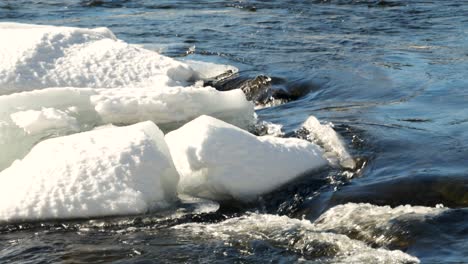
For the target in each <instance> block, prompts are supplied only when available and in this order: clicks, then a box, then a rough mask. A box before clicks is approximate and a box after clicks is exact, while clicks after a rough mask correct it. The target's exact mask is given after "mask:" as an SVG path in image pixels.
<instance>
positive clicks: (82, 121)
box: [0, 23, 352, 221]
mask: <svg viewBox="0 0 468 264" xmlns="http://www.w3.org/2000/svg"><path fill="white" fill-rule="evenodd" d="M0 39H1V40H2V41H0V61H1V63H0V149H1V150H2V153H1V155H0V221H9V220H19V221H21V220H34V219H47V218H75V217H92V216H105V215H121V214H134V213H142V212H145V211H147V210H151V209H155V208H160V207H163V206H164V205H167V204H170V203H171V201H173V200H174V199H176V190H177V189H178V190H179V191H180V192H181V193H183V194H188V195H192V196H196V197H202V198H209V199H214V200H225V199H236V200H241V201H251V200H253V199H254V198H255V197H257V196H258V195H261V194H264V193H267V192H270V191H273V190H274V189H276V188H278V187H280V186H281V185H283V184H286V183H288V182H290V181H292V180H294V179H295V178H297V177H299V176H301V175H303V174H305V173H308V172H310V171H313V170H316V169H319V168H321V167H323V166H326V165H327V164H328V163H327V159H328V160H330V158H329V157H330V155H328V154H329V153H334V154H335V155H336V156H338V157H340V163H341V164H342V166H344V167H352V164H351V165H350V163H349V162H348V159H350V156H349V154H347V152H346V149H345V148H344V146H343V145H342V142H341V141H340V139H339V137H338V136H337V134H336V133H335V132H334V131H333V129H332V128H331V127H328V126H326V125H320V123H318V121H316V122H315V123H313V122H311V121H308V122H306V123H305V127H306V129H308V131H309V132H310V134H311V135H314V138H315V139H317V138H318V139H321V140H319V142H317V143H318V144H321V146H322V147H323V149H322V148H321V147H319V146H317V145H315V144H313V143H310V142H308V141H306V140H301V139H291V138H290V139H284V138H277V137H272V136H262V137H256V136H254V135H252V134H250V133H248V132H247V131H245V130H242V128H244V129H245V128H248V127H251V125H253V124H254V123H255V122H256V117H255V112H254V105H253V103H252V102H248V101H247V99H246V96H245V94H244V93H243V92H242V91H241V90H232V91H225V92H221V91H217V90H216V89H215V88H212V87H204V86H203V81H204V80H209V79H213V78H215V77H216V76H218V75H223V74H226V73H228V74H229V73H235V72H237V69H236V68H235V67H233V66H229V65H217V64H213V63H209V62H197V61H193V60H187V61H185V62H184V61H177V60H174V59H172V58H169V57H166V56H163V55H160V54H159V53H157V52H155V51H152V50H148V49H145V48H144V47H142V46H139V45H132V44H128V43H125V42H123V41H121V40H119V39H117V38H116V37H115V36H114V34H113V33H112V32H111V31H110V30H109V29H106V28H96V29H82V28H72V27H56V26H43V25H28V24H18V23H0ZM206 115H209V116H211V117H208V116H206ZM199 116H201V117H199ZM197 117H198V118H197ZM194 118H196V119H195V120H193V121H191V122H190V123H188V124H185V123H187V122H189V121H190V120H192V119H194ZM218 119H219V120H218ZM221 120H222V121H221ZM140 122H142V123H140ZM225 122H227V123H225ZM317 123H318V125H317ZM155 124H156V125H155ZM184 124H185V125H184ZM114 125H115V126H122V127H114ZM183 125H184V126H183ZM181 126H182V127H181ZM96 127H104V128H100V129H98V130H96V129H95V128H96ZM178 127H181V128H180V129H178V130H175V131H173V132H171V133H169V134H168V135H167V136H166V137H165V138H164V135H163V134H162V132H161V131H160V130H159V128H161V129H162V130H163V131H166V132H167V131H171V130H173V129H176V128H178ZM270 127H271V128H274V127H273V126H270ZM86 131H88V132H86ZM267 133H269V134H278V135H280V134H281V129H280V127H276V129H273V130H272V131H269V130H268V131H267ZM324 135H325V136H324ZM166 142H167V143H168V144H169V146H170V150H169V148H168V146H167V145H166ZM324 150H325V151H324ZM28 153H29V154H28ZM171 153H172V156H171ZM15 160H16V161H15ZM351 160H352V159H351ZM179 174H180V176H181V181H180V184H179V186H177V182H178V178H179Z"/></svg>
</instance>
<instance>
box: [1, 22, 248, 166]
mask: <svg viewBox="0 0 468 264" xmlns="http://www.w3.org/2000/svg"><path fill="white" fill-rule="evenodd" d="M0 39H1V40H2V41H0V61H1V62H2V63H0V149H2V150H4V154H2V155H1V156H0V171H1V170H2V169H4V168H5V167H7V166H9V165H10V164H11V162H12V161H13V160H15V159H18V158H22V157H23V156H24V155H25V154H26V153H27V152H28V151H29V150H30V148H31V146H33V145H34V144H36V143H37V142H39V141H40V140H43V139H46V138H50V137H56V136H62V135H67V134H71V133H76V132H83V131H87V130H90V129H93V128H94V127H96V126H101V125H105V124H116V125H130V124H134V123H137V122H141V121H146V120H151V121H153V122H154V123H156V124H157V125H158V126H159V127H160V128H161V129H162V130H164V131H168V130H170V129H174V128H177V127H179V126H181V125H182V124H184V123H185V122H187V121H189V120H191V119H193V118H195V117H198V116H200V115H203V114H206V115H211V116H214V117H216V118H219V119H222V120H224V121H226V122H229V123H232V124H234V125H236V126H239V127H243V128H247V127H248V126H250V125H251V124H252V123H253V122H255V114H254V106H253V104H252V103H251V102H248V101H247V100H246V97H245V95H244V94H243V93H242V91H240V90H239V91H227V92H220V91H217V90H216V89H214V88H212V87H203V80H204V79H210V78H213V77H215V75H219V74H221V73H223V71H229V72H236V71H237V69H236V68H235V67H233V66H228V65H217V64H214V63H206V62H195V61H188V62H187V63H185V62H180V61H176V60H174V59H172V58H169V57H166V56H163V55H160V54H158V53H157V52H155V51H151V50H147V49H144V48H142V47H140V46H138V45H132V44H128V43H125V42H123V41H121V40H118V39H117V38H116V37H115V36H114V34H113V33H112V32H111V31H110V30H109V29H106V28H97V29H85V28H84V29H83V28H72V27H56V26H43V25H29V24H18V23H0Z"/></svg>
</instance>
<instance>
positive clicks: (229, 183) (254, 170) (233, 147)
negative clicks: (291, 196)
mask: <svg viewBox="0 0 468 264" xmlns="http://www.w3.org/2000/svg"><path fill="white" fill-rule="evenodd" d="M166 141H167V144H168V146H169V149H170V151H171V154H172V157H173V159H174V163H175V165H176V168H177V170H178V172H179V174H180V176H181V181H180V184H179V191H180V192H183V193H186V194H189V195H193V196H197V197H204V198H210V199H214V200H223V199H237V200H242V201H249V200H252V199H254V198H255V197H256V196H257V195H260V194H263V193H267V192H270V191H272V190H274V189H275V188H278V187H280V186H281V185H283V184H285V183H287V182H289V181H291V180H293V179H294V178H296V177H298V176H300V175H302V174H304V173H306V172H309V171H311V170H315V169H318V168H320V167H322V166H325V165H326V164H327V162H326V160H325V159H324V158H323V157H322V151H321V149H320V148H319V147H318V146H316V145H314V144H311V143H310V142H307V141H305V140H300V139H295V138H288V139H285V138H276V137H272V136H262V137H256V136H254V135H252V134H250V133H248V132H247V131H244V130H242V129H239V128H237V127H235V126H233V125H230V124H227V123H224V122H222V121H220V120H217V119H215V118H212V117H209V116H201V117H199V118H197V119H195V120H193V121H191V122H189V123H187V124H185V125H184V126H182V127H181V128H179V129H178V130H175V131H172V132H170V133H168V134H167V135H166Z"/></svg>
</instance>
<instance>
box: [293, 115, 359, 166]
mask: <svg viewBox="0 0 468 264" xmlns="http://www.w3.org/2000/svg"><path fill="white" fill-rule="evenodd" d="M302 127H303V128H304V129H306V130H307V131H308V132H309V137H310V139H311V140H312V142H315V143H317V144H319V145H320V146H322V147H323V148H324V149H325V151H326V155H327V158H328V159H329V161H330V162H331V163H336V162H334V160H336V159H338V163H339V164H340V165H341V166H342V167H344V168H349V169H353V168H354V167H356V163H355V162H354V160H353V158H352V157H351V155H350V154H349V153H348V151H347V150H346V147H345V145H344V144H343V141H342V140H341V138H340V136H339V135H338V134H337V133H336V132H335V130H334V129H333V126H332V124H320V122H319V120H318V119H317V118H316V117H315V116H310V117H309V118H308V119H307V120H306V121H305V122H304V123H303V124H302Z"/></svg>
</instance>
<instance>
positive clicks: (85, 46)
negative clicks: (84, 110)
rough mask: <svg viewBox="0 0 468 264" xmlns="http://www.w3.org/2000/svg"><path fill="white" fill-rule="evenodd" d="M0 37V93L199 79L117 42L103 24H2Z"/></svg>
mask: <svg viewBox="0 0 468 264" xmlns="http://www.w3.org/2000/svg"><path fill="white" fill-rule="evenodd" d="M0 39H1V40H2V41H1V42H0V61H1V62H2V63H1V64H0V87H1V89H0V94H10V93H13V92H21V91H26V90H34V89H40V88H47V87H66V86H71V87H89V88H114V87H137V86H139V87H141V86H150V87H153V88H156V87H157V88H163V87H167V86H179V85H184V84H186V83H187V82H190V81H193V80H195V79H197V78H198V74H197V72H195V71H194V70H193V69H192V68H191V67H189V66H188V65H186V64H185V63H183V62H179V61H176V60H174V59H172V58H169V57H166V56H162V55H160V54H158V53H157V52H154V51H150V50H146V49H143V48H141V47H138V46H136V45H131V44H127V43H125V42H123V41H121V40H118V39H117V38H116V37H115V36H114V34H113V33H112V32H111V31H110V30H109V29H107V28H96V29H82V28H72V27H55V26H41V25H28V24H17V23H0ZM5 40H6V41H5Z"/></svg>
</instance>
